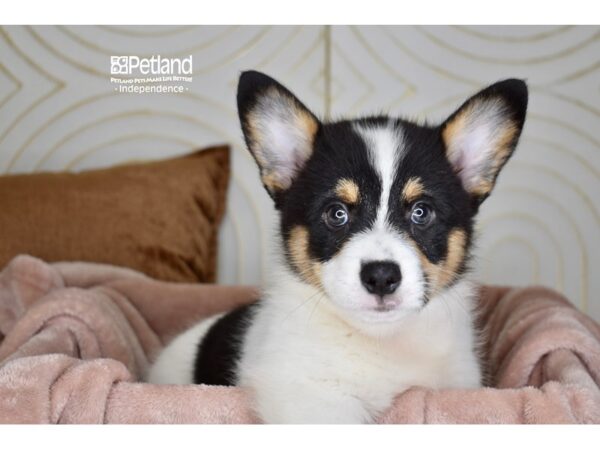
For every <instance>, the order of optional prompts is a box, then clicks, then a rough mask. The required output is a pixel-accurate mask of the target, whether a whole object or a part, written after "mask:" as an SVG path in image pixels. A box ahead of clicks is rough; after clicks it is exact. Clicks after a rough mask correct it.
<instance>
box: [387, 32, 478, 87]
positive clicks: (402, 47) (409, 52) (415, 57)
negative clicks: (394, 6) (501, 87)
mask: <svg viewBox="0 0 600 450" xmlns="http://www.w3.org/2000/svg"><path fill="white" fill-rule="evenodd" d="M381 30H382V32H383V33H384V34H386V35H387V36H388V37H389V38H390V40H391V41H392V42H393V43H394V44H396V46H397V47H398V48H399V49H400V50H402V51H403V52H404V53H405V54H406V55H407V56H409V57H411V58H412V59H413V60H414V61H416V62H418V63H419V64H421V65H423V66H425V67H427V68H428V69H429V70H431V71H433V72H435V73H437V74H438V75H441V76H442V77H446V78H449V79H451V80H454V81H459V82H461V83H464V84H467V85H470V86H472V87H475V88H477V87H481V83H480V82H479V81H478V80H472V79H469V78H465V77H464V76H459V75H456V74H454V73H452V72H448V71H447V70H444V69H443V68H441V67H438V66H436V65H433V64H430V63H429V62H428V61H426V60H425V59H423V58H421V57H420V56H418V55H417V54H416V53H414V52H413V51H412V50H410V49H409V48H408V47H407V46H405V45H404V44H403V43H402V42H401V41H400V40H399V39H398V38H396V36H394V34H393V33H391V31H390V30H389V27H382V29H381Z"/></svg>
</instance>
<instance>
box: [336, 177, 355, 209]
mask: <svg viewBox="0 0 600 450" xmlns="http://www.w3.org/2000/svg"><path fill="white" fill-rule="evenodd" d="M335 193H336V195H337V196H338V197H339V198H340V199H341V200H342V201H343V202H345V203H350V204H356V203H358V199H359V198H360V192H359V189H358V185H357V184H356V183H355V182H354V181H352V180H349V179H348V178H342V179H341V180H340V181H338V183H337V185H336V186H335Z"/></svg>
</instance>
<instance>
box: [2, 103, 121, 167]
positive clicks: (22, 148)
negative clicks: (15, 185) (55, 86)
mask: <svg viewBox="0 0 600 450" xmlns="http://www.w3.org/2000/svg"><path fill="white" fill-rule="evenodd" d="M111 95H116V94H114V93H113V92H109V93H105V94H99V95H96V96H94V97H88V98H85V99H83V100H81V101H79V102H77V103H75V104H71V105H70V106H69V108H66V109H65V110H63V111H62V112H61V113H60V114H56V115H54V116H52V118H50V119H49V120H48V121H47V122H45V123H44V124H43V125H42V126H40V127H38V129H37V130H36V131H35V132H34V133H33V134H30V135H29V137H28V138H27V140H26V141H25V142H24V143H23V144H22V145H21V146H20V147H19V148H18V149H17V151H16V153H15V154H14V156H13V158H12V159H11V161H10V162H9V164H8V167H7V168H6V170H7V171H10V169H12V167H13V165H14V164H15V162H16V161H17V160H18V159H19V158H20V157H21V155H22V153H23V152H24V151H25V149H26V148H27V146H28V145H29V144H31V142H33V140H34V139H36V138H37V137H38V136H39V135H40V134H41V133H43V132H44V131H45V130H46V129H48V128H49V127H50V125H51V124H53V123H54V122H56V121H57V120H58V119H60V118H62V117H63V116H65V115H66V114H68V113H69V112H70V111H73V110H75V109H77V108H78V107H80V106H82V105H85V104H88V103H91V102H92V101H95V100H97V99H99V98H102V97H109V96H111ZM1 140H2V138H1V137H0V141H1Z"/></svg>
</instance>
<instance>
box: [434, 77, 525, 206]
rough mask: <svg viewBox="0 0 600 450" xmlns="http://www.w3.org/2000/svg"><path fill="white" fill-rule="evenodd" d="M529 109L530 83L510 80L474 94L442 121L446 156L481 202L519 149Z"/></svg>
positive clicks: (470, 191) (472, 193)
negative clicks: (514, 152)
mask: <svg viewBox="0 0 600 450" xmlns="http://www.w3.org/2000/svg"><path fill="white" fill-rule="evenodd" d="M526 110H527V85H526V84H525V82H524V81H522V80H517V79H510V80H504V81H500V82H498V83H495V84H493V85H491V86H489V87H488V88H486V89H484V90H483V91H481V92H479V93H478V94H476V95H474V96H473V97H471V98H470V99H469V100H467V101H466V102H465V103H464V104H463V105H462V106H461V107H460V108H459V109H458V110H457V111H456V112H455V113H454V114H452V115H451V116H450V117H449V118H448V119H447V120H446V121H445V122H444V123H443V124H442V127H441V131H442V139H443V141H444V144H445V150H446V157H447V158H448V161H450V164H452V166H453V167H454V170H455V171H456V173H457V174H458V176H459V177H460V179H461V181H462V183H463V186H464V188H465V190H466V191H467V192H469V193H470V194H471V195H472V196H473V197H474V199H476V200H477V202H478V203H480V202H482V201H483V200H485V198H486V197H487V196H488V195H489V194H490V191H491V190H492V188H493V187H494V183H495V182H496V177H497V176H498V173H499V172H500V169H502V167H503V166H504V164H505V163H506V161H507V160H508V158H510V156H511V155H512V153H513V151H514V150H515V147H516V145H517V142H518V140H519V136H520V135H521V130H522V129H523V123H524V122H525V113H526Z"/></svg>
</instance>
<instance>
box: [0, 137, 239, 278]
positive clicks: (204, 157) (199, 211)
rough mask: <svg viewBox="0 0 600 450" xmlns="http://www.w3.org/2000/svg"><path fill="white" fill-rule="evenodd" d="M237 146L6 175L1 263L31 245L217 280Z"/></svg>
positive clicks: (36, 251) (47, 252)
mask: <svg viewBox="0 0 600 450" xmlns="http://www.w3.org/2000/svg"><path fill="white" fill-rule="evenodd" d="M228 182H229V148H228V147H224V146H223V147H213V148H210V149H205V150H201V151H197V152H195V153H192V154H190V155H187V156H183V157H179V158H173V159H168V160H163V161H158V162H150V163H142V164H130V165H123V166H117V167H112V168H109V169H103V170H92V171H87V172H81V173H65V172H62V173H38V174H31V175H9V176H3V177H0V268H1V267H4V265H5V264H6V263H7V262H8V261H9V260H10V259H11V258H13V257H14V256H15V255H17V254H19V253H27V254H30V255H33V256H37V257H39V258H42V259H44V260H46V261H73V260H78V261H92V262H100V263H108V264H116V265H119V266H126V267H130V268H132V269H136V270H139V271H141V272H144V273H146V274H147V275H149V276H151V277H154V278H158V279H160V280H166V281H182V282H196V281H203V282H213V281H215V272H216V254H217V251H216V250H217V234H218V226H219V223H220V220H221V217H222V215H223V211H224V208H225V197H226V192H227V185H228Z"/></svg>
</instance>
